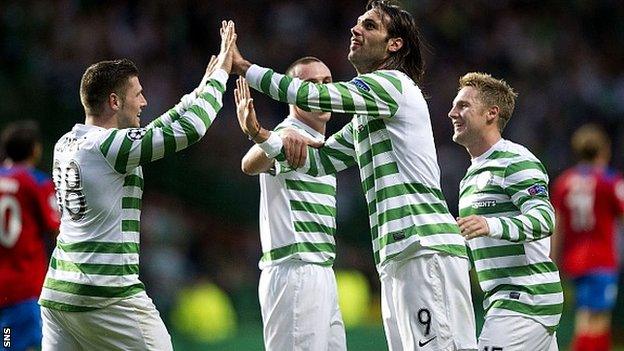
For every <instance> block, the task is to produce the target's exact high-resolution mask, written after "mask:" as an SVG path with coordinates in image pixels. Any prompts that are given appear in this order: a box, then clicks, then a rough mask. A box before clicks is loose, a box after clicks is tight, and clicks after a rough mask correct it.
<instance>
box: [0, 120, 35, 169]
mask: <svg viewBox="0 0 624 351" xmlns="http://www.w3.org/2000/svg"><path fill="white" fill-rule="evenodd" d="M40 143H41V132H40V130H39V124H38V123H37V122H35V121H33V120H24V121H18V122H13V123H10V124H9V125H8V126H6V128H5V129H4V130H3V131H2V133H1V134H0V160H1V159H3V158H8V159H11V161H13V162H22V161H24V160H26V159H28V158H29V157H31V156H32V155H33V154H34V152H35V146H36V145H37V144H40Z"/></svg>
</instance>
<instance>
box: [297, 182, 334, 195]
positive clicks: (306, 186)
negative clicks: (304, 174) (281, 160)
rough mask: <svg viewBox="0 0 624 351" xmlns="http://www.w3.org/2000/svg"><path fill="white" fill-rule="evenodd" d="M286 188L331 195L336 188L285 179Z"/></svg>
mask: <svg viewBox="0 0 624 351" xmlns="http://www.w3.org/2000/svg"><path fill="white" fill-rule="evenodd" d="M286 189H290V190H299V191H305V192H309V193H316V194H324V195H332V196H334V195H336V188H335V187H333V186H331V185H328V184H323V183H315V182H309V181H302V180H292V179H286Z"/></svg>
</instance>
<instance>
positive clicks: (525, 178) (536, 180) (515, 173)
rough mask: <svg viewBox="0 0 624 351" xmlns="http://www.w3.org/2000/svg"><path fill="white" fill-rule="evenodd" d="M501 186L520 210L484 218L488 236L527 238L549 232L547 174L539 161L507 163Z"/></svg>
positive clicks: (551, 221)
mask: <svg viewBox="0 0 624 351" xmlns="http://www.w3.org/2000/svg"><path fill="white" fill-rule="evenodd" d="M503 189H504V191H505V193H506V194H507V195H508V196H509V197H510V198H511V201H512V202H513V204H514V205H515V206H516V207H517V208H518V209H520V212H521V214H520V215H518V216H513V217H489V218H486V220H487V222H488V225H489V227H490V236H492V237H494V238H498V239H503V240H509V241H512V242H527V241H534V240H539V239H542V238H545V237H548V236H550V235H552V233H553V230H554V224H555V212H554V209H553V206H552V204H551V203H550V199H549V194H548V175H547V173H546V169H545V168H544V166H543V165H542V163H541V162H539V161H538V160H531V159H524V160H521V161H519V162H514V163H512V164H510V165H508V166H507V168H506V169H505V173H504V181H503Z"/></svg>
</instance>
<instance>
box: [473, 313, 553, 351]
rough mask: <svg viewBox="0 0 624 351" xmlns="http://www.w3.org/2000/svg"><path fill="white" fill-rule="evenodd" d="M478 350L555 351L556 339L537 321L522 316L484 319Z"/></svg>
mask: <svg viewBox="0 0 624 351" xmlns="http://www.w3.org/2000/svg"><path fill="white" fill-rule="evenodd" d="M479 350H487V351H525V350H532V351H533V350H534V351H556V350H558V347H557V338H556V335H555V334H551V333H549V332H548V330H547V329H546V327H544V326H543V325H541V324H540V323H538V322H537V321H535V320H533V319H530V318H525V317H522V316H490V317H486V319H485V323H484V324H483V329H482V330H481V335H480V336H479Z"/></svg>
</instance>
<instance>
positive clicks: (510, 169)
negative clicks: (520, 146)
mask: <svg viewBox="0 0 624 351" xmlns="http://www.w3.org/2000/svg"><path fill="white" fill-rule="evenodd" d="M528 169H535V170H538V171H539V172H541V173H544V174H546V168H544V166H543V165H542V164H541V163H540V162H538V161H528V160H525V161H520V162H513V163H511V164H509V165H508V166H507V168H506V169H505V177H509V176H510V175H512V174H514V173H517V172H521V171H526V170H528Z"/></svg>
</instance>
